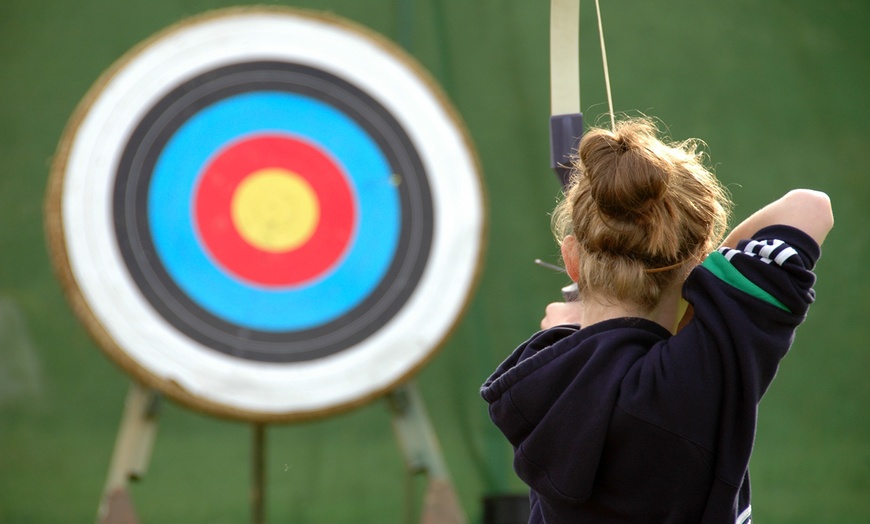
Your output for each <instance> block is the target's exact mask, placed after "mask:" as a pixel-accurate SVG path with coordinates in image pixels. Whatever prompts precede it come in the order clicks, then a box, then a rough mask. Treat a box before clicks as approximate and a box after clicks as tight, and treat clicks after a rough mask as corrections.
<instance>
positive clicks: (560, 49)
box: [550, 0, 583, 187]
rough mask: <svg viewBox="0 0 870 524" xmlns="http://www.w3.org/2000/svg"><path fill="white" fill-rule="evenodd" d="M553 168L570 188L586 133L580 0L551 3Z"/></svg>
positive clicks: (551, 160) (551, 151)
mask: <svg viewBox="0 0 870 524" xmlns="http://www.w3.org/2000/svg"><path fill="white" fill-rule="evenodd" d="M550 114H551V116H550V167H551V168H553V170H554V171H555V172H556V175H557V176H558V177H559V180H560V181H561V182H562V187H567V185H568V179H569V177H570V172H571V167H570V166H571V154H572V152H573V151H574V149H575V147H576V144H577V141H578V140H579V139H580V137H582V136H583V113H581V112H580V0H551V3H550Z"/></svg>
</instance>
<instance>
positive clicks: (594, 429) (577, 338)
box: [481, 318, 670, 503]
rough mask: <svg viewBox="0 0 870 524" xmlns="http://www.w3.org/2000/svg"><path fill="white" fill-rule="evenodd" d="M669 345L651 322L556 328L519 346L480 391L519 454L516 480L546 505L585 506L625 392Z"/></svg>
mask: <svg viewBox="0 0 870 524" xmlns="http://www.w3.org/2000/svg"><path fill="white" fill-rule="evenodd" d="M669 337H670V333H669V332H668V331H667V330H666V329H665V328H663V327H662V326H660V325H658V324H656V323H654V322H651V321H648V320H644V319H637V318H621V319H613V320H608V321H604V322H600V323H598V324H594V325H592V326H589V327H587V328H584V329H580V328H579V327H578V326H570V325H566V326H557V327H554V328H551V329H549V330H545V331H541V332H538V333H536V334H535V335H534V336H532V338H530V339H529V340H528V341H526V342H525V343H523V344H522V345H520V346H519V347H518V348H517V349H516V350H515V351H514V352H513V353H512V354H511V355H510V357H509V358H508V359H507V360H505V361H504V362H503V363H502V364H501V365H500V366H499V367H498V368H497V369H496V371H495V372H494V373H493V375H492V376H491V377H490V378H489V379H488V380H487V381H486V382H485V383H484V384H483V386H481V396H482V397H483V398H484V400H486V402H488V403H489V414H490V417H491V418H492V421H493V422H494V423H495V425H496V426H497V427H498V428H499V429H500V430H501V431H502V433H504V435H505V437H507V439H508V441H510V443H511V444H512V445H513V446H514V449H515V458H514V469H515V470H516V472H517V474H518V475H519V477H520V478H521V479H522V480H523V481H524V482H526V483H527V484H528V485H529V486H530V487H531V488H532V489H534V490H535V491H537V492H538V493H540V494H541V495H543V496H546V497H551V498H554V499H556V500H562V501H565V502H574V503H578V502H582V501H585V500H586V499H588V498H589V496H590V494H591V491H592V486H593V482H594V480H595V476H596V472H597V470H598V462H599V459H600V457H601V452H602V448H603V446H604V442H605V438H606V435H607V430H608V426H609V423H610V419H611V416H612V413H613V410H614V407H615V405H616V401H617V398H618V396H619V390H620V385H621V383H622V381H623V379H624V377H626V375H627V374H629V371H630V369H631V368H632V366H635V365H637V364H638V362H639V360H640V359H641V358H642V357H643V356H644V355H645V354H646V353H647V352H648V351H649V350H650V348H651V347H653V346H654V345H655V344H657V343H659V342H661V341H664V340H667V339H668V338H669ZM566 421H576V423H566ZM566 463H571V464H573V465H575V466H576V467H571V468H565V467H564V464H566Z"/></svg>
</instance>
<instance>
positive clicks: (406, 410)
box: [387, 383, 467, 524]
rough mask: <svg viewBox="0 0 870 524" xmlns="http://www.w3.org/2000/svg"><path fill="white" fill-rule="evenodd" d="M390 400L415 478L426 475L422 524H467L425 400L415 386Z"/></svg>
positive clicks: (395, 392)
mask: <svg viewBox="0 0 870 524" xmlns="http://www.w3.org/2000/svg"><path fill="white" fill-rule="evenodd" d="M387 399H388V401H389V404H390V409H391V410H392V412H393V430H394V431H395V433H396V438H397V439H398V441H399V445H400V446H401V448H402V452H403V453H404V455H405V464H406V467H407V469H408V471H409V473H411V474H419V473H426V474H427V475H428V484H427V487H426V494H425V496H424V499H423V510H422V514H421V517H420V522H421V523H422V524H465V523H466V522H467V520H466V517H465V514H464V513H463V511H462V508H461V507H460V505H459V500H458V498H457V496H456V491H455V490H454V489H453V484H452V483H451V481H450V476H449V474H448V473H447V465H446V463H445V462H444V459H443V457H442V455H441V447H440V446H439V444H438V438H437V437H436V436H435V431H434V430H433V429H432V424H431V422H430V421H429V417H428V416H427V415H426V409H425V407H424V405H423V399H422V397H421V396H420V393H419V391H418V390H417V387H416V385H415V384H413V383H409V384H405V385H402V386H399V387H397V388H396V389H394V390H393V391H392V392H390V393H389V395H388V396H387Z"/></svg>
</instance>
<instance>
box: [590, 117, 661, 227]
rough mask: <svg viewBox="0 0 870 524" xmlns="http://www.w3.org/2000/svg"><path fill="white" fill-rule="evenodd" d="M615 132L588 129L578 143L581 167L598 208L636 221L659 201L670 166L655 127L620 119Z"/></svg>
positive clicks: (613, 216)
mask: <svg viewBox="0 0 870 524" xmlns="http://www.w3.org/2000/svg"><path fill="white" fill-rule="evenodd" d="M620 124H621V125H618V126H617V128H616V130H615V131H607V130H603V129H597V130H593V131H590V132H589V133H588V134H587V135H586V136H585V137H583V140H582V141H581V142H580V150H579V158H580V163H581V170H582V173H583V175H584V176H586V177H587V178H588V182H589V190H590V193H591V196H592V198H593V199H594V201H595V203H596V204H597V205H598V208H599V209H600V210H601V212H602V213H604V214H605V215H607V216H609V217H612V218H616V219H631V220H638V219H642V218H644V217H645V215H646V214H647V212H648V210H649V209H650V207H651V206H652V205H653V204H655V203H656V202H658V201H659V200H661V199H662V198H663V197H664V196H665V194H666V192H667V189H668V182H669V179H670V172H671V170H672V169H673V166H672V165H669V162H668V161H667V155H662V154H660V153H661V152H660V151H657V150H658V149H660V148H661V147H662V146H661V142H659V141H658V140H657V138H656V129H655V127H654V126H653V125H652V124H651V123H648V122H644V121H630V122H622V123H620Z"/></svg>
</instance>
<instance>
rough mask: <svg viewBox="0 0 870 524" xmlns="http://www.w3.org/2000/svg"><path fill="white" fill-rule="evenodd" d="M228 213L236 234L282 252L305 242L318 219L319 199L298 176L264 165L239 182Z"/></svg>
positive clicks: (312, 232)
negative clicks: (265, 167) (264, 166)
mask: <svg viewBox="0 0 870 524" xmlns="http://www.w3.org/2000/svg"><path fill="white" fill-rule="evenodd" d="M230 213H231V215H232V218H233V224H234V225H235V227H236V230H237V231H238V232H239V235H241V236H242V238H244V239H245V240H246V241H248V242H249V243H250V244H251V245H253V246H255V247H257V248H259V249H262V250H263V251H268V252H272V253H283V252H286V251H291V250H293V249H296V248H297V247H299V246H301V245H303V244H305V242H307V241H308V239H310V238H311V235H313V234H314V230H315V229H316V228H317V223H318V222H319V221H320V201H319V200H318V198H317V194H316V193H315V192H314V189H313V188H312V187H311V185H310V184H309V183H308V182H307V181H306V180H305V179H304V178H302V177H301V176H299V175H297V174H296V173H293V172H292V171H287V170H285V169H278V168H267V169H261V170H259V171H255V172H254V173H252V174H251V175H249V176H248V177H246V178H245V179H244V180H243V181H242V183H241V184H239V187H238V188H237V189H236V192H235V193H234V194H233V199H232V203H231V210H230Z"/></svg>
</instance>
